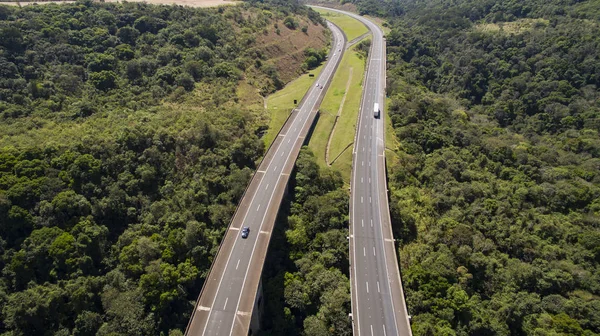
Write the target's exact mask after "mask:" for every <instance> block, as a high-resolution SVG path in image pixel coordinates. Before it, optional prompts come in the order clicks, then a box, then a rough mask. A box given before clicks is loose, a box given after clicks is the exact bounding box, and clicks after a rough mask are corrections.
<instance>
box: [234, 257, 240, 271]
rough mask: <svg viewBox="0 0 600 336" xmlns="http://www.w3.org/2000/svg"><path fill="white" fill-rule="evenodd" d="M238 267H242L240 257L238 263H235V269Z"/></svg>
mask: <svg viewBox="0 0 600 336" xmlns="http://www.w3.org/2000/svg"><path fill="white" fill-rule="evenodd" d="M238 267H240V259H238V262H237V264H236V265H235V269H238Z"/></svg>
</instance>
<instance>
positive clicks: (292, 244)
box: [260, 147, 352, 336]
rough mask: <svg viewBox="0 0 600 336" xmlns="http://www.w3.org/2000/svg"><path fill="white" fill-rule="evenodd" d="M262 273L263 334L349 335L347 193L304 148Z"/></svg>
mask: <svg viewBox="0 0 600 336" xmlns="http://www.w3.org/2000/svg"><path fill="white" fill-rule="evenodd" d="M289 188H290V189H289V190H290V192H289V194H288V196H287V197H286V198H285V199H284V202H283V206H282V208H281V210H280V214H279V218H278V220H277V225H276V226H275V232H274V233H273V237H272V239H271V245H270V247H269V255H268V257H267V260H266V263H265V271H264V272H263V281H264V282H263V284H264V297H265V311H264V316H265V317H266V318H265V319H264V324H263V326H262V328H263V329H264V330H263V331H262V332H261V334H260V335H264V336H267V335H273V336H275V335H289V336H297V335H305V336H326V335H336V336H349V335H352V325H351V324H350V321H349V319H348V314H349V313H350V280H349V270H348V268H349V259H348V250H349V247H348V240H347V239H346V237H347V236H348V211H349V210H348V205H349V201H350V200H349V199H348V192H347V190H346V189H345V188H344V181H343V180H342V177H341V174H340V173H339V172H337V171H333V170H320V169H319V165H318V164H317V162H316V158H315V156H314V154H313V153H312V152H311V151H310V149H309V148H308V147H304V148H303V149H302V151H301V152H300V155H299V157H298V160H297V161H296V168H295V171H294V175H293V176H292V178H291V179H290V185H289Z"/></svg>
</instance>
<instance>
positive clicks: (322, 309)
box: [261, 16, 368, 336]
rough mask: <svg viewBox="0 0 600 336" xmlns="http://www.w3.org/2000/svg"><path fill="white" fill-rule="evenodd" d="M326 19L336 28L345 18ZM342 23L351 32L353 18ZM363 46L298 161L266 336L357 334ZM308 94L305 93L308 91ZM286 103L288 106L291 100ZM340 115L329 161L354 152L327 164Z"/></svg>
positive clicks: (335, 85)
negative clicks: (355, 156)
mask: <svg viewBox="0 0 600 336" xmlns="http://www.w3.org/2000/svg"><path fill="white" fill-rule="evenodd" d="M328 19H330V20H331V21H332V22H334V23H336V24H338V23H339V22H338V20H339V19H340V17H337V16H336V17H328ZM342 19H343V18H342ZM343 20H344V22H345V26H346V27H349V26H350V25H349V21H347V20H346V19H343ZM352 20H353V21H355V22H356V23H358V22H357V21H356V20H354V19H352ZM340 26H341V25H340ZM359 35H362V33H360V34H359ZM359 35H357V36H359ZM365 45H368V44H364V43H363V44H361V45H358V46H356V45H355V46H354V47H352V48H351V49H350V50H348V51H347V52H346V54H345V55H344V57H343V59H342V61H341V63H340V65H339V67H338V70H337V72H336V74H335V75H334V77H333V80H332V82H331V85H330V86H329V88H328V91H327V93H326V95H325V97H324V100H323V103H322V104H321V109H320V110H321V113H320V116H319V119H318V122H317V124H316V126H315V129H314V132H313V134H312V136H311V139H310V141H309V145H308V146H307V147H304V148H303V149H302V151H301V153H300V157H299V159H298V160H297V162H296V169H295V170H294V175H293V176H292V177H291V179H290V186H289V193H288V195H287V197H286V199H285V200H284V202H283V206H282V208H281V210H280V213H279V218H278V220H277V224H276V226H275V232H274V234H273V237H272V242H271V246H270V248H269V255H268V256H267V262H266V264H265V271H264V273H263V281H264V282H263V284H264V294H265V314H264V316H268V317H269V318H267V319H265V321H264V322H265V325H263V327H264V330H263V331H262V332H261V335H290V336H294V335H305V336H321V335H323V336H324V335H332V336H344V335H351V334H352V325H351V322H350V320H349V318H348V314H349V313H350V311H351V307H350V281H349V260H348V250H349V247H348V240H347V239H346V237H347V236H348V225H349V222H348V211H349V210H348V206H349V195H348V191H347V185H348V183H349V180H350V170H351V166H352V147H351V145H352V142H353V141H354V133H355V132H354V129H355V124H356V120H357V114H358V109H359V104H360V97H361V96H362V80H363V76H364V67H365V58H366V52H365V50H366V49H365ZM336 52H339V51H337V50H336ZM301 81H304V82H301ZM297 82H299V83H298V84H297V86H301V85H302V84H301V83H307V82H310V84H313V82H311V81H310V80H309V79H308V78H304V79H300V80H298V81H297ZM295 83H296V82H292V83H291V84H290V86H289V87H286V88H284V89H283V90H282V91H280V92H277V93H275V94H274V95H273V96H272V97H269V101H268V104H269V108H271V104H272V100H271V99H273V101H274V102H278V101H280V100H281V99H283V97H288V96H289V95H290V92H291V91H292V90H291V88H292V87H293V85H295ZM305 91H306V89H302V90H300V92H302V94H303V93H304V92H305ZM296 94H297V93H296ZM344 95H345V96H346V98H345V100H344ZM300 97H301V96H300ZM342 100H344V105H343V108H342V110H341V111H340V105H341V103H342ZM286 101H287V102H288V104H289V101H291V99H287V100H286ZM273 104H274V103H273ZM275 106H276V105H275ZM338 112H340V113H341V115H340V118H339V120H338V126H337V128H336V132H335V133H333V138H332V142H331V143H332V145H331V149H330V150H331V151H332V153H331V154H330V157H331V158H332V159H333V158H334V157H335V156H337V155H338V154H339V153H341V152H342V149H343V147H347V146H348V145H350V148H349V149H348V150H346V151H345V152H344V154H343V155H342V156H341V157H340V158H338V160H336V162H335V163H334V164H333V165H331V166H328V165H327V164H326V162H325V151H326V149H327V145H328V139H329V136H330V134H331V132H332V127H333V124H334V120H335V115H336V114H337V113H338ZM288 113H289V112H288ZM286 117H287V115H286Z"/></svg>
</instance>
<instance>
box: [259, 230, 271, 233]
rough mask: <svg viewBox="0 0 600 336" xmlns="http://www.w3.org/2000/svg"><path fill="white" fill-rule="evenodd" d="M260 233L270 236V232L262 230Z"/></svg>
mask: <svg viewBox="0 0 600 336" xmlns="http://www.w3.org/2000/svg"><path fill="white" fill-rule="evenodd" d="M258 233H261V234H268V233H269V231H265V230H260V231H259V232H258Z"/></svg>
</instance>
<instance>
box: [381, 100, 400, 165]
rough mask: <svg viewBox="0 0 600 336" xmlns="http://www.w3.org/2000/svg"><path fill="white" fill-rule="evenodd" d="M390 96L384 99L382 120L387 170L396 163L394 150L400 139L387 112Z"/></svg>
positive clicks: (396, 148)
mask: <svg viewBox="0 0 600 336" xmlns="http://www.w3.org/2000/svg"><path fill="white" fill-rule="evenodd" d="M390 101H391V99H390V98H386V99H385V106H386V108H385V110H384V114H385V116H384V122H385V149H386V151H385V156H386V165H387V168H388V171H390V169H391V167H394V166H395V165H396V162H397V161H398V159H399V157H398V154H397V153H396V151H397V150H398V148H400V141H398V138H397V137H396V131H395V130H394V127H393V126H392V120H391V119H390V116H389V114H388V111H389V106H390Z"/></svg>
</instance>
